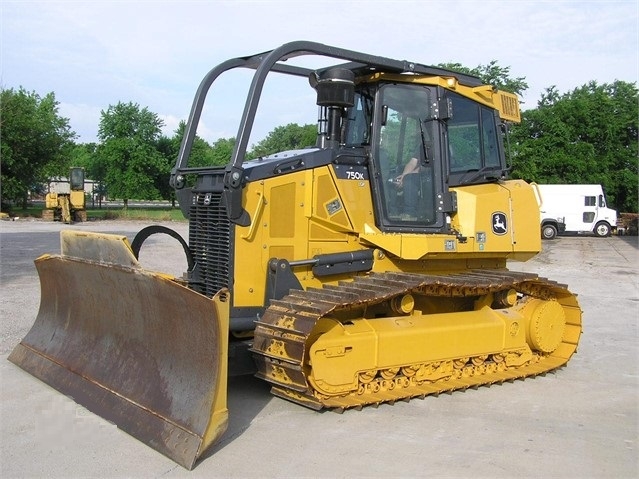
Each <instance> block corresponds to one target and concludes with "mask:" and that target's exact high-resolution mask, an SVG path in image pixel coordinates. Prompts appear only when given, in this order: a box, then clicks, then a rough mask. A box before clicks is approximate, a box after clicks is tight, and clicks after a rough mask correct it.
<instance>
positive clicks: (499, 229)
mask: <svg viewBox="0 0 639 479" xmlns="http://www.w3.org/2000/svg"><path fill="white" fill-rule="evenodd" d="M493 233H495V234H496V235H498V236H501V235H505V234H506V233H508V219H507V218H506V213H502V212H501V211H497V212H495V213H493Z"/></svg>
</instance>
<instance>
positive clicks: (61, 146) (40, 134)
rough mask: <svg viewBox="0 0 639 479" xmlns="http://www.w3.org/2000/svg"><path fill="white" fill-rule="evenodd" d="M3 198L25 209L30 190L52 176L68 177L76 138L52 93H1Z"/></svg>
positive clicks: (4, 91) (22, 91)
mask: <svg viewBox="0 0 639 479" xmlns="http://www.w3.org/2000/svg"><path fill="white" fill-rule="evenodd" d="M0 128H1V133H2V134H1V135H0V148H1V150H0V155H1V158H2V172H1V176H0V178H1V181H0V184H1V187H2V199H3V201H4V200H9V201H13V202H15V203H20V204H22V207H23V208H26V204H27V194H28V191H29V190H30V189H32V188H34V187H36V186H37V185H38V184H40V183H43V182H46V181H47V180H48V178H49V177H50V176H58V175H65V176H66V175H67V174H68V168H69V166H70V164H69V163H70V151H71V148H72V147H73V140H74V138H75V137H76V135H75V133H74V132H73V131H71V128H70V126H69V120H68V119H66V118H63V117H61V116H60V115H59V112H58V102H57V101H56V99H55V95H54V94H53V93H48V94H47V95H45V96H44V97H40V96H39V95H38V94H37V93H35V92H31V93H29V92H27V91H26V90H24V89H23V88H22V87H21V88H20V89H19V90H17V91H16V90H14V89H2V91H1V92H0Z"/></svg>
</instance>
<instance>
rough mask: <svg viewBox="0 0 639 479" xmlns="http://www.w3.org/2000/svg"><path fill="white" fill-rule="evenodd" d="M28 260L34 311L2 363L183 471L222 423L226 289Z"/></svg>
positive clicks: (87, 264)
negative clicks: (211, 294)
mask: <svg viewBox="0 0 639 479" xmlns="http://www.w3.org/2000/svg"><path fill="white" fill-rule="evenodd" d="M94 240H95V238H94ZM123 247H128V245H126V244H124V243H123ZM36 267H37V270H38V274H39V276H40V283H41V304H40V310H39V312H38V316H37V318H36V321H35V323H34V325H33V327H32V328H31V330H30V331H29V333H28V334H27V335H26V336H25V338H24V339H23V340H22V342H21V343H20V344H19V345H18V346H16V348H15V349H14V351H13V352H12V353H11V355H10V357H9V360H10V361H12V362H13V363H15V364H17V365H18V366H20V367H21V368H23V369H24V370H26V371H27V372H29V373H30V374H32V375H33V376H35V377H37V378H39V379H41V380H42V381H44V382H45V383H47V384H49V385H50V386H52V387H54V388H55V389H57V390H59V391H60V392H62V393H64V394H66V395H68V396H71V397H72V398H73V399H74V400H75V401H76V402H77V403H79V404H82V405H83V406H85V407H86V408H87V409H89V410H90V411H92V412H94V413H96V414H98V415H100V416H102V417H104V418H105V419H107V420H109V421H111V422H113V423H115V424H116V425H117V426H118V427H119V428H121V429H123V430H124V431H126V432H127V433H129V434H131V435H132V436H134V437H136V438H137V439H139V440H140V441H142V442H143V443H145V444H147V445H149V446H150V447H152V448H154V449H156V450H157V451H159V452H161V453H162V454H164V455H166V456H168V457H170V458H171V459H173V460H174V461H175V462H177V463H178V464H180V465H182V466H183V467H185V468H187V469H191V468H192V467H193V465H194V464H195V461H196V459H197V458H198V456H200V455H201V454H202V452H204V450H205V449H206V448H207V447H208V446H210V445H211V444H212V443H213V442H214V441H215V440H216V439H217V438H218V437H219V436H221V435H222V434H223V433H224V431H225V430H226V425H227V421H228V411H227V409H226V387H227V357H226V356H227V347H228V304H227V301H228V297H227V295H226V294H225V293H221V294H218V296H216V298H214V299H213V300H211V299H209V298H207V297H205V296H202V295H200V294H198V293H195V292H194V291H191V290H189V289H188V288H185V287H184V286H182V285H180V284H178V283H176V282H174V281H172V280H170V279H169V278H168V277H166V276H164V275H160V274H155V273H150V272H146V271H144V270H143V269H141V268H140V267H139V265H138V266H136V267H129V266H123V265H113V264H106V263H101V262H96V261H88V260H80V259H77V258H72V257H67V256H48V255H47V256H43V257H41V258H39V259H37V260H36Z"/></svg>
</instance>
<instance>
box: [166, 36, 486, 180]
mask: <svg viewBox="0 0 639 479" xmlns="http://www.w3.org/2000/svg"><path fill="white" fill-rule="evenodd" d="M306 55H314V56H323V57H328V58H335V59H339V60H345V61H347V63H344V64H340V65H333V66H330V67H324V68H320V69H318V70H312V69H309V68H304V67H300V66H294V65H287V64H284V63H283V62H285V61H287V60H289V59H291V58H295V57H299V56H306ZM335 66H339V67H340V68H347V69H349V70H351V71H353V72H354V73H355V76H359V75H363V74H366V73H372V72H374V71H382V72H388V73H414V74H423V75H443V76H455V77H456V78H457V80H458V81H459V82H460V83H462V84H465V85H468V86H479V85H481V84H482V83H481V81H480V80H479V79H478V78H476V77H474V76H471V75H465V74H460V73H457V72H452V71H450V70H446V69H443V68H438V67H432V66H427V65H422V64H419V63H415V62H410V61H406V60H393V59H390V58H385V57H380V56H375V55H370V54H367V53H361V52H356V51H353V50H346V49H343V48H338V47H333V46H329V45H324V44H321V43H315V42H308V41H295V42H290V43H286V44H284V45H282V46H280V47H278V48H276V49H274V50H270V51H267V52H263V53H258V54H256V55H251V56H247V57H239V58H233V59H230V60H227V61H225V62H223V63H221V64H220V65H218V66H217V67H215V68H213V69H212V70H211V71H209V72H208V73H207V75H206V76H205V77H204V79H203V80H202V82H201V83H200V86H199V87H198V89H197V92H196V95H195V99H194V101H193V105H192V107H191V113H190V115H189V119H188V123H187V125H186V130H185V134H184V138H183V139H182V144H181V146H180V151H179V153H178V157H177V160H176V164H175V167H174V168H173V170H172V172H171V180H170V183H171V186H173V187H174V188H180V187H181V186H180V185H178V184H177V183H178V182H176V178H177V175H179V174H180V173H183V172H188V171H191V172H196V171H198V170H200V168H193V169H190V168H188V167H187V164H188V158H189V155H190V153H191V148H192V147H193V141H194V139H195V134H196V131H197V127H198V124H199V121H200V117H201V114H202V109H203V106H204V101H205V99H206V95H207V94H208V91H209V89H210V88H211V85H212V84H213V82H215V80H216V79H217V78H218V77H219V76H220V75H221V74H222V73H224V72H227V71H229V70H232V69H235V68H249V69H253V70H255V74H254V75H253V80H252V82H251V86H250V89H249V92H248V95H247V98H246V103H245V106H244V112H243V114H242V118H241V120H240V124H239V129H238V132H237V136H236V142H235V147H234V148H233V153H232V155H231V161H230V162H229V164H228V165H227V167H226V175H225V180H224V184H225V186H226V187H227V188H231V189H238V188H240V187H241V184H242V171H243V170H242V162H243V159H244V156H245V154H246V148H247V146H248V141H249V139H250V134H251V130H252V128H253V122H254V120H255V114H256V112H257V107H258V104H259V99H260V95H261V93H262V88H263V86H264V82H265V80H266V77H267V75H268V73H269V72H277V73H283V74H286V75H294V76H301V77H306V78H308V77H309V75H310V74H311V73H312V72H313V71H319V72H321V71H323V70H326V69H329V68H334V67H335Z"/></svg>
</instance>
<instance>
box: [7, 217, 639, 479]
mask: <svg viewBox="0 0 639 479" xmlns="http://www.w3.org/2000/svg"><path fill="white" fill-rule="evenodd" d="M142 226H143V224H142V223H137V222H96V223H90V224H84V225H77V226H73V228H83V229H88V230H102V231H106V230H111V231H115V232H118V233H122V234H126V235H127V236H129V237H132V236H133V235H134V234H135V232H136V231H138V230H139V229H140V228H141V227H142ZM174 226H176V229H178V230H179V231H180V232H181V233H182V234H186V225H185V224H184V223H178V224H174ZM63 227H67V226H64V225H59V224H51V223H42V222H38V221H30V222H29V221H16V222H0V260H1V264H0V266H1V270H0V281H1V283H2V294H1V299H0V315H1V318H2V319H1V323H0V324H1V326H0V328H1V329H0V378H1V389H0V391H1V395H0V419H1V423H0V434H1V436H0V437H1V438H2V451H1V456H0V467H1V470H0V475H1V476H2V477H3V478H12V477H53V478H58V477H59V478H63V477H64V478H70V477H78V478H80V477H83V478H85V477H153V478H155V477H163V478H165V477H191V478H195V477H208V478H210V477H238V478H239V477H242V478H244V477H256V478H257V477H259V478H263V477H331V478H337V477H343V478H349V477H430V476H437V477H454V478H457V477H460V478H462V477H464V478H465V477H471V476H472V477H486V478H488V477H490V478H498V477H503V478H512V477H540V478H541V477H543V478H546V477H561V478H585V477H593V478H599V477H601V478H608V477H610V478H613V477H614V478H636V477H638V476H639V464H638V461H637V457H638V456H639V454H638V451H637V440H638V435H639V432H638V410H639V401H638V356H637V339H638V337H637V320H638V314H637V313H638V312H639V283H638V272H637V266H638V264H639V261H638V259H639V257H638V251H639V250H638V249H637V238H617V237H613V238H605V239H599V238H584V237H574V238H560V239H557V240H555V241H551V242H546V243H544V251H543V253H542V254H540V255H539V256H538V257H537V258H535V259H534V260H532V261H529V262H528V263H524V264H520V263H513V264H511V265H510V268H511V269H514V270H522V271H535V272H538V273H539V274H540V275H542V276H546V277H549V278H552V279H554V280H557V281H559V282H563V283H567V284H568V285H569V286H570V288H571V290H572V291H574V292H576V293H578V294H579V300H580V302H581V306H582V309H583V310H584V332H583V336H582V339H581V343H580V347H579V351H578V353H577V355H575V356H574V357H573V359H572V360H571V361H570V363H569V365H568V366H567V367H565V368H563V369H561V370H560V371H558V372H556V373H552V374H548V375H546V376H544V377H538V378H536V379H530V380H525V381H516V382H514V383H506V384H503V385H500V386H492V387H483V388H479V389H477V390H470V391H467V392H456V393H453V394H446V395H441V396H439V397H437V398H435V397H427V398H426V399H424V400H412V401H410V402H408V403H403V402H402V403H397V404H395V405H394V406H388V405H383V406H380V407H379V408H377V409H374V408H364V409H363V410H362V411H360V412H356V411H352V412H350V411H349V412H346V413H344V414H342V415H339V414H334V413H331V412H326V413H317V412H313V411H310V410H308V409H305V408H302V407H299V406H296V405H294V404H291V403H288V402H286V401H283V400H280V399H277V398H274V397H271V396H270V395H269V393H268V387H267V386H265V385H264V384H262V383H261V382H259V381H258V380H256V379H254V378H252V377H241V378H233V379H231V381H230V385H229V409H230V412H231V419H230V426H229V430H228V431H227V433H226V435H225V436H224V438H223V439H222V442H221V443H220V444H219V445H217V446H215V447H214V448H213V451H212V454H209V455H208V456H207V457H206V458H204V460H202V461H200V462H199V463H198V465H197V466H196V468H195V469H194V470H193V471H191V472H188V471H186V470H184V469H182V468H181V467H180V466H177V465H175V464H174V463H173V462H172V461H170V460H169V459H167V458H165V457H164V456H162V455H160V454H158V453H156V452H155V451H153V450H152V449H150V448H148V447H146V446H144V445H143V444H141V443H140V442H138V441H136V440H134V439H133V438H131V437H129V436H128V435H126V434H125V433H123V432H122V431H120V430H118V429H117V428H115V426H112V425H111V424H109V423H107V422H105V421H104V420H102V419H100V418H98V417H97V416H94V415H93V414H91V413H89V412H88V411H86V410H85V409H84V408H82V407H80V406H78V405H76V404H75V403H74V402H73V401H72V400H70V399H69V398H67V397H65V396H63V395H61V394H59V393H57V392H55V391H54V390H52V389H51V388H49V387H48V386H46V385H44V384H43V383H41V382H39V381H38V380H36V379H34V378H32V377H31V376H29V375H28V374H26V373H24V372H23V371H22V370H20V369H19V368H17V367H15V366H14V365H13V364H11V363H9V362H8V361H6V357H7V355H8V353H9V352H10V351H11V349H12V348H13V346H14V345H15V344H16V343H17V342H19V340H20V339H21V338H22V337H23V336H24V335H25V334H26V332H27V331H28V329H29V328H30V327H31V324H32V323H33V320H34V318H35V316H36V313H37V308H38V303H39V286H38V279H37V275H36V272H35V268H34V267H33V263H32V260H33V258H35V257H36V256H38V255H39V254H41V253H44V252H50V251H57V249H58V231H59V230H60V229H61V228H63ZM170 241H173V240H170ZM142 255H143V256H142V259H143V262H144V261H148V262H147V263H146V265H147V267H150V268H153V269H159V270H163V269H167V268H173V269H174V270H176V272H179V271H181V268H182V266H181V264H180V262H181V261H183V258H182V257H181V254H180V252H179V247H178V246H177V243H175V244H171V243H170V242H164V241H162V240H159V239H158V240H154V241H152V242H151V243H150V244H149V252H148V255H149V257H148V258H147V259H145V257H144V255H145V250H144V249H143V253H142ZM170 272H171V273H174V274H175V272H174V271H170Z"/></svg>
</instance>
